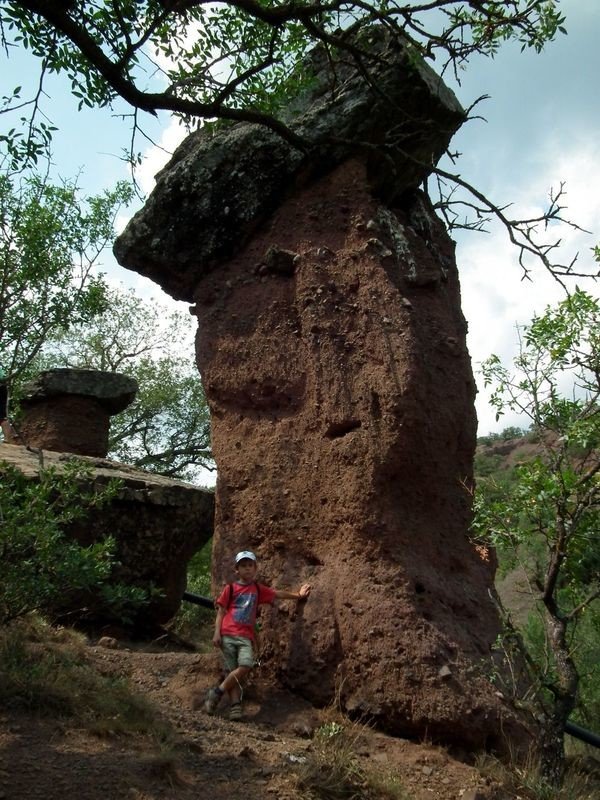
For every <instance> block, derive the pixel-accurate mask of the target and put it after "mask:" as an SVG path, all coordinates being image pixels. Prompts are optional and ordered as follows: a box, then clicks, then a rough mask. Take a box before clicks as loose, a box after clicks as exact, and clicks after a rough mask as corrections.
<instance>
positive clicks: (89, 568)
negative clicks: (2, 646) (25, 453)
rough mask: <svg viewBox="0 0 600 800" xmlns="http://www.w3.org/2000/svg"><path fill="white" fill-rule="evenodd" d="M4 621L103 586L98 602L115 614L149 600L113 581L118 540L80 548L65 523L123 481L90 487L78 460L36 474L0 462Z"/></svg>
mask: <svg viewBox="0 0 600 800" xmlns="http://www.w3.org/2000/svg"><path fill="white" fill-rule="evenodd" d="M0 469H1V472H2V480H1V481H0V523H1V524H0V552H1V553H2V572H1V573H0V625H5V624H7V623H9V622H11V621H13V620H15V619H17V618H19V617H22V616H24V615H26V614H28V613H30V612H31V611H36V610H42V611H43V610H51V609H53V608H55V607H57V606H63V605H64V604H65V601H68V599H69V598H74V597H78V596H79V595H80V593H86V592H90V591H92V590H98V589H99V590H100V596H101V598H102V599H101V600H100V601H99V602H100V603H104V604H106V605H107V606H108V607H109V608H111V610H112V613H113V615H114V616H116V617H117V618H126V617H127V614H128V613H130V612H131V610H132V609H135V608H137V607H139V606H140V605H141V604H142V603H143V602H145V601H146V600H147V593H146V592H145V591H142V590H140V589H130V588H127V587H124V586H117V585H114V584H111V582H110V575H111V571H112V568H113V566H114V563H115V561H114V540H113V539H112V537H110V536H107V537H106V538H105V539H104V540H103V541H99V542H96V543H94V544H92V545H90V546H89V547H82V546H80V545H79V544H78V543H77V542H76V541H74V540H73V539H71V538H69V537H68V536H67V535H65V532H64V531H65V527H66V526H68V525H69V524H70V523H72V522H74V521H75V520H81V519H84V518H85V517H86V516H87V515H88V514H89V513H92V512H93V511H94V510H96V509H98V508H100V507H101V506H102V505H103V504H105V503H107V502H110V500H111V499H112V498H113V497H114V495H115V493H116V491H117V489H118V483H117V482H112V483H111V484H109V485H108V486H107V488H106V489H105V490H103V491H102V492H94V491H93V490H91V489H86V488H84V487H85V484H86V482H88V481H89V478H90V476H89V472H88V471H87V470H86V468H85V467H84V466H82V465H81V464H80V463H78V462H76V461H73V462H72V463H69V464H66V465H65V468H64V471H62V472H60V473H59V472H57V471H55V470H54V469H52V468H46V469H41V470H40V473H39V479H34V478H29V477H26V476H25V475H24V474H23V473H21V472H19V471H18V470H16V469H14V468H13V467H11V466H9V465H7V464H0Z"/></svg>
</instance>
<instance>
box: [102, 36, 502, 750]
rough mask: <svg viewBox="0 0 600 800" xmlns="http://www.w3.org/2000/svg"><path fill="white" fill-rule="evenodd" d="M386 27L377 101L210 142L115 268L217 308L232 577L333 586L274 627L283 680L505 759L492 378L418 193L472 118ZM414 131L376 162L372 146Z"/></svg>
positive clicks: (153, 207)
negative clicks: (484, 420)
mask: <svg viewBox="0 0 600 800" xmlns="http://www.w3.org/2000/svg"><path fill="white" fill-rule="evenodd" d="M373 35H374V36H375V41H376V46H377V48H379V50H378V52H379V55H380V58H379V59H378V61H377V66H376V69H377V70H378V73H377V75H378V79H377V80H376V81H375V82H374V83H375V87H376V88H374V87H373V85H372V84H366V83H365V82H364V81H363V80H362V78H360V77H359V76H358V75H357V73H356V71H353V70H352V69H351V68H350V67H349V66H347V67H344V71H343V80H338V82H337V83H336V85H335V87H334V88H332V89H330V91H329V92H327V93H326V92H325V91H324V90H323V89H322V87H323V86H324V85H325V77H324V74H321V77H320V81H321V84H320V85H321V91H320V92H319V90H318V89H316V90H314V92H313V94H312V95H311V97H310V98H309V99H308V101H307V102H308V103H309V105H308V106H302V105H301V107H300V110H298V111H297V112H296V113H297V114H298V117H297V119H296V122H294V124H293V127H294V129H295V130H296V131H300V132H301V133H303V134H305V133H307V132H311V131H312V133H313V142H316V143H317V144H318V145H319V146H318V147H317V146H316V145H315V147H314V149H313V150H312V151H310V152H309V153H308V154H306V153H301V152H300V151H295V150H293V148H291V147H290V145H288V144H287V143H284V142H283V141H282V140H279V139H277V138H276V137H275V136H274V134H272V133H271V132H269V131H265V130H261V129H258V128H256V127H253V126H249V125H237V126H233V127H230V128H227V129H225V130H224V131H222V132H220V133H218V134H216V136H214V138H212V139H210V138H209V137H208V136H206V135H203V134H202V132H201V133H199V134H196V135H194V136H192V137H190V138H189V139H188V140H187V141H186V142H185V143H184V144H183V145H182V146H181V148H180V150H179V151H178V152H177V153H176V154H175V156H174V158H173V160H172V162H171V164H170V165H168V166H167V167H166V168H165V169H164V170H163V172H162V173H161V174H160V175H159V178H158V183H157V186H156V189H155V191H154V193H153V194H152V196H151V198H150V199H149V201H148V203H147V205H146V207H145V208H144V209H143V210H142V211H141V212H140V213H139V214H138V215H137V216H136V217H135V218H134V220H133V221H132V223H131V224H130V226H129V227H128V229H127V230H126V231H125V233H124V234H123V235H122V237H121V239H120V240H119V242H118V243H117V246H116V253H117V255H118V257H119V258H120V260H121V263H123V264H124V265H125V266H128V267H131V268H134V269H137V270H138V271H140V272H142V273H144V274H147V275H149V276H150V277H152V278H154V279H155V280H157V281H158V282H159V283H160V285H161V286H162V287H163V288H164V289H165V290H166V291H168V292H170V293H171V294H173V295H174V296H176V297H184V298H187V299H190V300H193V301H195V307H194V311H195V313H196V315H197V317H198V321H199V334H198V340H197V358H198V364H199V368H200V371H201V373H202V376H203V379H204V385H205V389H206V394H207V397H208V400H209V403H210V406H211V411H212V420H213V450H214V454H215V458H216V461H217V465H218V468H219V478H218V484H217V497H216V519H215V539H214V541H215V545H214V551H215V565H214V567H215V581H216V582H217V583H219V582H220V581H222V580H225V579H229V578H230V577H231V575H230V570H229V564H230V561H231V556H232V554H233V552H234V551H235V550H236V549H239V548H242V547H244V548H245V547H250V548H254V549H256V550H257V552H258V553H259V555H260V560H261V570H262V576H263V577H264V578H266V579H267V580H272V581H273V582H276V583H277V584H278V585H283V586H285V585H295V584H297V583H299V582H301V581H304V580H308V581H310V582H311V583H312V584H313V587H314V589H313V595H312V596H311V598H310V600H309V602H308V603H306V605H304V606H302V607H300V608H298V609H296V608H295V607H294V608H292V607H289V608H288V607H287V606H286V605H282V606H281V607H280V608H279V609H278V610H275V611H273V612H272V613H271V614H270V615H269V616H268V617H267V620H266V641H267V645H266V647H267V652H268V653H269V654H271V656H273V658H271V660H270V663H271V664H272V665H274V669H276V670H277V672H278V675H279V677H280V678H281V680H282V681H284V682H285V683H287V684H288V685H289V686H292V687H295V688H296V689H297V690H298V691H300V692H301V693H302V694H304V695H305V696H306V697H308V698H311V699H312V700H314V701H315V702H318V703H327V702H330V701H331V700H332V699H333V698H334V697H335V696H336V695H337V696H339V698H340V699H341V702H342V703H343V704H344V706H345V707H346V708H347V709H348V710H349V711H351V712H354V713H356V714H357V715H364V716H365V717H368V718H370V719H375V720H377V721H378V723H379V724H381V725H382V726H384V727H385V728H386V729H388V730H390V731H393V732H397V733H402V734H427V735H428V736H430V737H433V738H441V739H444V740H446V741H460V742H463V743H465V742H467V743H470V744H474V745H477V746H485V745H490V744H491V743H500V738H501V735H502V732H504V733H508V734H510V733H511V732H514V730H516V727H515V726H516V720H515V718H514V717H513V716H512V714H511V712H510V710H509V709H508V708H507V707H506V706H505V705H504V701H503V699H502V698H501V697H499V696H498V695H497V694H496V693H495V691H494V688H493V686H492V684H491V683H490V681H489V680H488V675H489V672H490V664H491V662H490V658H491V656H490V650H491V646H492V644H493V642H494V640H495V638H496V636H497V633H498V631H499V621H498V618H497V614H496V610H495V606H494V602H493V599H492V597H491V596H490V593H491V592H492V591H493V589H492V587H493V573H494V562H493V557H492V556H491V555H490V554H487V553H481V552H479V551H478V550H477V548H476V547H475V546H474V545H473V544H472V542H471V541H470V539H469V535H468V528H469V522H470V494H469V492H470V487H471V479H472V457H473V451H474V446H475V428H476V424H475V414H474V407H473V399H474V394H475V385H474V381H473V376H472V372H471V365H470V360H469V356H468V353H467V350H466V343H465V332H466V324H465V321H464V318H463V316H462V313H461V310H460V294H459V284H458V276H457V270H456V265H455V260H454V245H453V243H452V241H451V240H450V239H449V237H448V236H447V234H446V232H445V229H444V227H443V225H442V224H441V222H440V221H439V220H438V219H437V217H436V216H435V214H434V212H433V209H432V207H431V205H430V203H429V201H428V199H427V198H426V196H425V195H424V194H422V193H421V192H420V191H419V190H418V189H417V185H418V184H419V183H420V181H421V180H422V179H423V178H424V177H425V176H426V174H427V170H428V169H429V168H430V167H429V166H427V165H431V164H432V163H435V162H436V161H437V159H438V158H439V156H440V155H441V153H442V152H443V151H444V149H445V147H446V146H447V144H448V142H449V140H450V138H451V136H452V133H453V132H454V131H455V129H456V128H457V127H458V125H459V124H460V122H461V120H462V119H463V112H462V110H461V109H460V106H459V105H458V103H457V101H456V99H455V98H454V96H453V95H452V94H451V93H450V92H449V91H448V90H447V89H446V88H445V87H444V86H443V84H441V82H440V81H439V79H438V78H437V77H436V76H434V75H433V73H431V72H430V71H429V70H428V69H427V68H425V67H424V66H423V65H417V66H415V63H414V60H413V59H411V58H409V57H408V56H407V54H406V52H405V51H404V50H403V49H402V48H398V47H391V46H390V47H389V48H388V44H387V42H386V39H385V36H382V35H380V34H379V33H377V34H373ZM315 63H317V64H318V63H319V57H318V54H317V56H315ZM374 69H375V68H374ZM338 77H339V76H338ZM390 94H391V95H392V96H391V97H390ZM321 123H322V124H321ZM339 128H342V129H343V132H342V134H339V133H338V135H336V130H338V129H339ZM398 131H401V132H402V133H403V136H402V145H401V146H400V147H399V148H398V150H396V151H392V158H391V160H389V161H386V160H385V159H383V160H381V159H378V160H376V161H373V159H372V158H371V157H370V155H368V154H370V153H372V152H373V149H372V148H371V147H368V146H367V145H368V144H371V145H379V144H381V143H382V142H385V143H387V144H389V145H390V146H391V145H392V144H393V143H394V136H395V135H396V134H397V132H398ZM332 137H335V139H336V142H335V143H333V144H332V143H331V139H332ZM340 139H342V140H343V142H342V143H340ZM356 141H360V142H361V143H362V144H361V145H360V146H356V145H355V144H352V143H353V142H354V143H355V142H356Z"/></svg>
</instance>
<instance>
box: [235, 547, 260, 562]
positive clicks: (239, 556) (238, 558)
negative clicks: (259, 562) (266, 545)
mask: <svg viewBox="0 0 600 800" xmlns="http://www.w3.org/2000/svg"><path fill="white" fill-rule="evenodd" d="M243 558H249V559H250V561H256V556H255V555H254V553H253V552H252V550H242V551H241V552H240V553H238V554H237V556H236V557H235V563H236V564H239V563H240V561H241V560H242V559H243Z"/></svg>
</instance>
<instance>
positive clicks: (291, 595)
mask: <svg viewBox="0 0 600 800" xmlns="http://www.w3.org/2000/svg"><path fill="white" fill-rule="evenodd" d="M311 589H312V586H311V585H310V583H303V584H302V586H301V587H300V588H299V589H298V591H297V592H288V591H287V589H275V597H276V598H277V599H278V600H306V599H307V597H308V596H309V594H310V590H311Z"/></svg>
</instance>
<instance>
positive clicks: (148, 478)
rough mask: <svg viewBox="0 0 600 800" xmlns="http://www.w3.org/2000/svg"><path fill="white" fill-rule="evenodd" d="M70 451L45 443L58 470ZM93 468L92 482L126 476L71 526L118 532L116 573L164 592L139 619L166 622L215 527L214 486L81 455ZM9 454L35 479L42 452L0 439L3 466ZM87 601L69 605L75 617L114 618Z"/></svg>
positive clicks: (97, 534) (97, 535)
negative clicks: (210, 488) (53, 448)
mask: <svg viewBox="0 0 600 800" xmlns="http://www.w3.org/2000/svg"><path fill="white" fill-rule="evenodd" d="M73 459H74V456H73V455H71V454H68V453H56V452H51V451H44V453H43V465H44V467H46V468H54V469H56V470H59V471H60V469H61V468H62V467H64V465H65V464H66V463H67V462H69V461H72V460H73ZM77 460H78V461H80V462H81V463H83V464H84V465H85V466H86V467H89V468H90V470H91V478H90V486H91V487H98V489H102V488H103V487H105V486H106V484H107V483H108V481H110V480H111V479H113V478H117V479H119V480H120V481H122V485H121V488H120V489H119V491H118V493H117V495H116V497H115V498H114V500H113V501H112V502H111V503H110V504H109V505H107V506H105V507H103V508H101V509H95V510H94V513H93V514H92V515H90V517H89V518H86V519H84V520H82V521H78V522H76V523H74V524H73V525H72V527H71V528H69V533H70V534H71V535H73V536H75V538H76V539H77V540H78V541H79V542H80V543H81V544H83V545H89V544H91V543H92V542H94V541H96V540H98V539H101V538H103V537H105V536H106V535H107V534H109V533H110V534H111V535H112V536H114V538H115V540H116V558H117V561H118V566H117V568H116V569H115V571H114V574H113V577H114V579H115V580H116V581H120V582H123V583H125V584H127V585H129V586H143V587H147V586H148V585H149V584H153V585H154V586H155V587H156V588H157V589H159V590H160V592H161V596H158V597H154V598H153V599H152V601H151V603H150V605H149V606H144V608H143V613H142V614H140V616H139V619H138V620H136V623H137V626H138V628H139V627H143V628H150V629H152V628H153V627H154V626H156V625H159V624H162V623H164V622H167V621H168V620H169V619H171V617H172V616H173V615H174V614H175V613H176V611H177V609H178V608H179V605H180V603H181V598H182V595H183V592H184V591H185V587H186V573H187V566H188V563H189V560H190V558H191V557H192V555H193V554H194V553H195V552H196V551H197V550H198V549H199V548H200V547H202V545H204V544H205V543H206V542H207V541H208V540H209V539H210V537H211V535H212V532H213V514H214V494H213V493H212V492H211V491H208V490H205V489H200V488H198V487H197V486H193V485H192V484H189V483H185V482H183V481H178V480H173V479H172V478H165V477H164V476H162V475H154V474H152V473H148V472H143V471H142V470H139V469H135V468H133V467H129V466H127V465H125V464H119V463H117V462H114V461H107V460H104V459H96V458H88V457H84V456H78V457H77ZM3 462H5V463H7V464H10V465H12V466H14V467H16V468H17V469H18V470H20V471H21V472H22V473H23V474H24V475H26V476H28V477H30V478H31V479H32V480H35V479H36V477H37V475H38V473H39V469H40V458H39V456H38V454H36V453H33V452H32V451H31V450H29V449H28V448H26V447H21V446H18V445H10V444H0V470H1V464H2V463H3ZM87 605H88V608H87V609H85V608H84V609H82V608H81V606H80V604H79V603H77V604H76V607H74V608H69V607H63V608H61V609H60V611H61V612H63V613H70V617H69V618H70V619H73V618H77V616H86V618H94V617H95V621H97V622H102V621H107V620H103V619H102V617H101V616H98V615H97V614H96V612H95V610H94V598H93V597H91V598H88V604H87Z"/></svg>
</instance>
